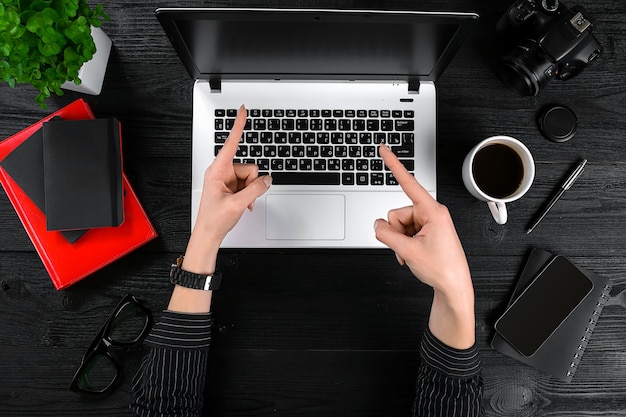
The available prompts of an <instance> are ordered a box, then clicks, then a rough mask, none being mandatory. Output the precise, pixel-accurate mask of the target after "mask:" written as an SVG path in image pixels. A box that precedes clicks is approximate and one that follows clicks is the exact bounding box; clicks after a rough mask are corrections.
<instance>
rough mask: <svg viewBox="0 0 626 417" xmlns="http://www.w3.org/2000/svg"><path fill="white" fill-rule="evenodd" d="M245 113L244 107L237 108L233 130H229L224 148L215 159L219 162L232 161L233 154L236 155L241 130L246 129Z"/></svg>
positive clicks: (241, 133)
mask: <svg viewBox="0 0 626 417" xmlns="http://www.w3.org/2000/svg"><path fill="white" fill-rule="evenodd" d="M247 113H248V112H247V111H246V107H245V106H243V105H242V106H241V107H239V111H238V112H237V118H236V119H235V123H234V124H233V128H232V129H231V130H230V134H229V135H228V139H226V142H224V146H223V147H222V149H221V150H220V152H219V153H218V154H217V157H216V158H215V159H217V160H220V159H224V158H226V159H227V160H228V161H232V160H233V158H234V157H235V154H237V149H238V148H239V142H240V141H241V136H242V135H243V129H244V128H245V127H246V117H247Z"/></svg>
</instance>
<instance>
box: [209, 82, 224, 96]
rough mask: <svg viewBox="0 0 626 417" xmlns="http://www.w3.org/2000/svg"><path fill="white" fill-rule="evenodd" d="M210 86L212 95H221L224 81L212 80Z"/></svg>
mask: <svg viewBox="0 0 626 417" xmlns="http://www.w3.org/2000/svg"><path fill="white" fill-rule="evenodd" d="M209 86H210V87H211V92H212V93H221V92H222V80H220V79H210V80H209Z"/></svg>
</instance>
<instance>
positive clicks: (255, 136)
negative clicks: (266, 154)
mask: <svg viewBox="0 0 626 417" xmlns="http://www.w3.org/2000/svg"><path fill="white" fill-rule="evenodd" d="M245 137H246V143H259V132H246V134H245Z"/></svg>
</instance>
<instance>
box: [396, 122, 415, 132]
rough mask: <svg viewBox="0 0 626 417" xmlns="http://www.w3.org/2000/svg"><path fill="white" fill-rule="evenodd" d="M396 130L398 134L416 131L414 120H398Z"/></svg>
mask: <svg viewBox="0 0 626 417" xmlns="http://www.w3.org/2000/svg"><path fill="white" fill-rule="evenodd" d="M395 122H396V123H395V128H396V130H397V131H398V132H409V131H413V130H415V121H414V120H396V121H395Z"/></svg>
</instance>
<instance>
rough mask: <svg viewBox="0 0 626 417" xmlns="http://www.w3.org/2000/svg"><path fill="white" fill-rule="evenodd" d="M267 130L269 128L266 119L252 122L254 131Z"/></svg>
mask: <svg viewBox="0 0 626 417" xmlns="http://www.w3.org/2000/svg"><path fill="white" fill-rule="evenodd" d="M266 128H267V121H266V120H265V119H253V120H252V129H253V130H265V129H266Z"/></svg>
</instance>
